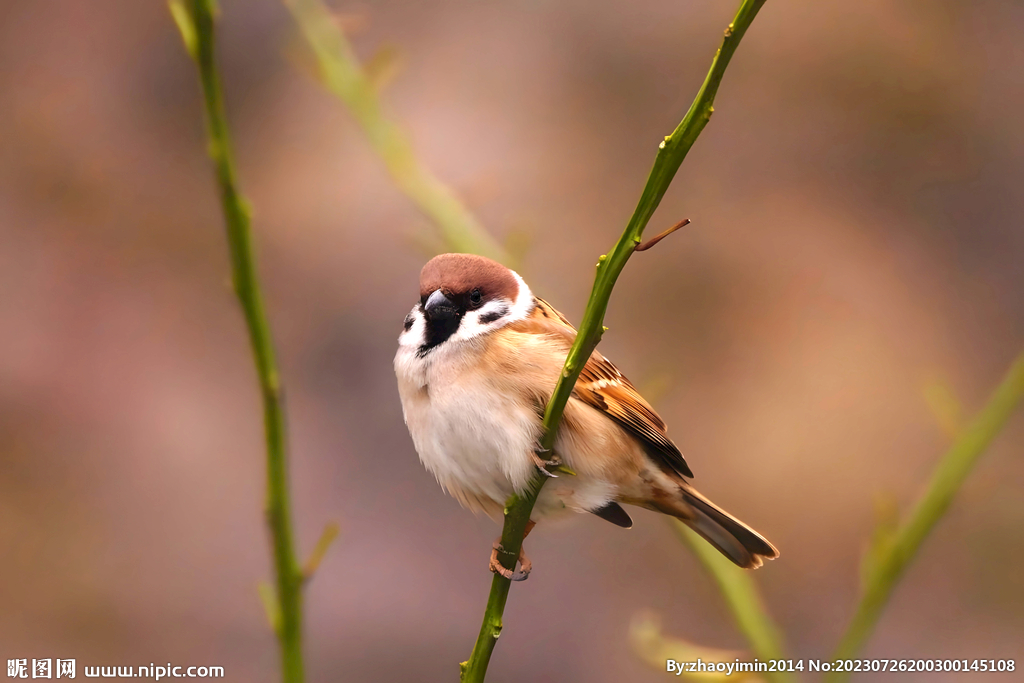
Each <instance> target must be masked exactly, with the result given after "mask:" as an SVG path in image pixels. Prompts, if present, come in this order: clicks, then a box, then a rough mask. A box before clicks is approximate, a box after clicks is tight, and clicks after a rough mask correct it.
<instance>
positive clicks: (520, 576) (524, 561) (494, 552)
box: [490, 520, 537, 581]
mask: <svg viewBox="0 0 1024 683" xmlns="http://www.w3.org/2000/svg"><path fill="white" fill-rule="evenodd" d="M536 525H537V523H536V522H534V521H533V520H530V521H528V522H527V523H526V531H525V532H523V541H525V540H526V537H527V536H529V535H530V532H531V531H533V527H535V526H536ZM498 553H502V554H505V555H509V554H511V553H509V552H507V551H506V550H505V549H504V548H503V547H502V546H501V537H500V536H499V537H498V540H496V541H495V542H494V545H493V546H491V562H490V569H491V571H492V572H495V573H496V574H501V575H502V576H504V577H505V578H506V579H508V580H509V581H525V580H526V577H528V576H529V575H530V572H531V571H532V570H533V562H530V558H528V557H527V556H526V551H525V550H523V546H521V545H520V546H519V558H518V559H519V571H517V572H516V571H512V570H511V569H506V568H505V566H504V565H503V564H501V562H499V561H498Z"/></svg>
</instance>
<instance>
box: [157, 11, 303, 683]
mask: <svg viewBox="0 0 1024 683" xmlns="http://www.w3.org/2000/svg"><path fill="white" fill-rule="evenodd" d="M215 11H216V6H215V3H214V0H189V3H188V5H187V6H186V5H185V4H184V3H183V2H181V0H176V1H174V2H172V3H171V13H172V16H173V17H174V20H175V23H176V24H177V25H178V28H179V30H180V31H181V34H182V39H183V40H184V41H185V47H186V49H187V50H188V52H189V54H190V55H191V56H192V58H193V59H194V60H195V62H196V65H197V66H198V68H199V77H200V80H201V82H202V86H203V100H204V103H205V107H206V130H207V136H208V151H209V155H210V159H211V160H212V161H213V166H214V171H215V173H216V177H217V183H218V186H219V188H220V200H221V207H222V209H223V211H224V220H225V223H226V225H227V236H228V245H229V248H230V252H231V274H232V282H233V284H234V289H235V293H236V294H237V295H238V301H239V303H240V304H241V305H242V311H243V313H244V316H245V323H246V326H247V328H248V331H249V341H250V343H251V344H252V351H253V356H254V358H255V362H256V372H257V375H258V377H259V386H260V394H261V395H262V399H263V425H264V435H265V437H266V444H267V498H266V515H267V522H268V524H269V526H270V533H271V537H272V539H273V550H274V553H273V556H274V569H275V572H276V577H277V586H276V588H277V596H276V597H277V605H276V609H275V610H273V611H272V614H273V615H274V619H273V621H274V623H275V624H276V626H277V637H278V640H279V641H280V646H281V669H282V674H283V680H284V681H285V683H300V682H301V681H302V680H303V664H302V572H301V570H300V569H299V565H298V562H297V561H296V556H295V543H294V540H293V533H292V521H291V506H290V502H289V497H288V463H287V457H286V453H285V424H284V407H283V405H282V396H281V382H280V378H279V375H278V371H277V362H276V360H275V358H274V348H273V345H272V343H271V338H270V326H269V324H268V322H267V314H266V311H265V310H264V307H263V300H262V296H261V294H260V284H259V278H258V276H257V273H256V265H255V259H254V258H253V248H252V236H251V229H250V216H249V208H248V205H247V203H246V201H245V199H244V198H243V197H242V196H241V194H240V193H239V191H238V182H237V179H236V173H235V163H234V159H233V156H232V152H231V144H230V140H229V135H228V124H227V117H226V115H225V110H224V95H223V93H222V91H221V86H220V77H219V75H218V73H217V68H216V64H215V61H214V37H215V33H214V14H215ZM268 612H269V610H268Z"/></svg>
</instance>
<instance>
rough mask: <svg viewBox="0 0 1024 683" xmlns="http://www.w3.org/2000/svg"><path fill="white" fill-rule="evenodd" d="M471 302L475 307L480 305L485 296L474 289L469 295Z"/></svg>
mask: <svg viewBox="0 0 1024 683" xmlns="http://www.w3.org/2000/svg"><path fill="white" fill-rule="evenodd" d="M469 300H470V301H471V302H472V303H473V305H474V306H475V305H477V304H479V303H480V302H481V301H482V300H483V295H482V294H480V290H479V289H474V290H473V291H472V292H470V293H469Z"/></svg>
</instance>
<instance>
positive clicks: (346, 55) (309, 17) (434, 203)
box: [284, 0, 510, 264]
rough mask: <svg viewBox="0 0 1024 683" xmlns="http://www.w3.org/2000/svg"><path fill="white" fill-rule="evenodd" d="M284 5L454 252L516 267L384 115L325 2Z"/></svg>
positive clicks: (399, 180) (329, 81) (340, 94)
mask: <svg viewBox="0 0 1024 683" xmlns="http://www.w3.org/2000/svg"><path fill="white" fill-rule="evenodd" d="M284 3H285V5H287V6H288V9H289V10H291V13H292V16H293V17H294V18H295V22H296V23H297V24H298V26H299V30H300V31H301V32H302V34H303V36H305V38H306V42H308V43H309V46H310V47H311V48H312V50H313V53H314V54H315V55H316V59H317V64H318V65H319V68H320V77H321V80H322V81H323V84H324V86H325V87H326V88H327V89H328V90H329V91H330V92H331V93H333V94H334V95H335V96H336V97H337V98H338V99H340V100H341V101H342V102H344V103H345V105H346V106H347V107H348V109H349V111H350V112H351V113H352V116H353V117H354V118H355V120H356V123H357V124H359V127H360V128H362V129H363V132H364V133H365V134H366V137H367V139H368V140H369V142H370V146H371V147H373V149H374V151H376V152H377V154H378V156H380V158H381V159H383V161H384V165H385V166H386V167H387V169H388V172H389V173H390V174H391V177H392V178H393V179H394V181H395V184H396V185H397V186H398V187H399V189H401V190H402V192H404V193H405V194H406V196H408V197H409V199H411V200H412V202H413V203H414V204H415V205H416V206H417V208H419V210H420V211H422V212H423V213H424V214H425V215H426V216H427V218H429V219H430V220H431V221H432V222H433V223H434V224H435V225H437V227H438V229H439V230H440V232H441V234H442V236H443V237H444V240H445V243H446V244H447V245H448V246H449V248H451V249H452V250H453V251H460V252H472V253H476V254H480V255H482V256H488V257H490V258H492V259H494V260H496V261H501V262H503V263H506V264H508V263H510V258H509V255H508V253H507V252H506V251H505V249H504V248H503V247H502V246H501V245H500V244H498V242H497V241H496V240H495V239H494V238H493V237H491V235H490V234H489V233H488V232H487V231H486V230H485V229H484V227H483V226H482V225H481V224H480V222H479V221H478V220H477V219H476V217H475V216H474V215H473V214H472V212H470V211H469V209H467V208H466V207H465V206H464V205H463V204H462V203H461V202H460V201H459V200H458V198H456V196H455V194H454V193H453V192H452V191H451V190H450V189H449V188H448V187H447V186H446V185H445V184H444V183H442V182H441V181H440V180H439V179H438V178H437V176H435V175H434V174H433V173H431V172H430V171H429V170H428V169H427V168H426V167H425V166H423V164H421V163H420V161H419V159H417V158H416V153H415V152H414V151H413V148H412V144H411V143H410V142H409V138H408V136H407V135H406V134H405V132H404V131H403V130H402V129H401V128H400V127H399V126H398V125H397V124H395V123H394V122H392V121H391V120H389V119H388V118H387V117H386V116H385V115H384V112H383V108H382V107H381V103H380V98H379V97H378V95H377V89H376V87H375V86H374V84H373V82H372V81H371V79H370V78H369V77H368V76H367V74H366V71H365V69H363V67H362V65H361V64H360V63H359V60H358V59H357V58H356V56H355V53H354V52H353V50H352V46H351V45H350V44H349V42H348V40H347V38H346V37H345V34H344V32H342V30H341V29H340V27H339V26H338V23H337V22H336V21H334V19H333V17H332V16H331V13H330V10H328V9H327V7H326V6H325V5H324V3H323V2H322V1H321V0H284Z"/></svg>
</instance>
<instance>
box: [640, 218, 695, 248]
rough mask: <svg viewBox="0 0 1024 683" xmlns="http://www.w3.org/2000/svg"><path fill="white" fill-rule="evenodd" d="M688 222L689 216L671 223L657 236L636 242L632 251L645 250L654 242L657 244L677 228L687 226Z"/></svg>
mask: <svg viewBox="0 0 1024 683" xmlns="http://www.w3.org/2000/svg"><path fill="white" fill-rule="evenodd" d="M689 224H690V219H689V218H684V219H683V220H681V221H679V222H678V223H676V224H675V225H673V226H672V227H671V228H669V229H668V230H666V231H665V232H663V233H661V234H660V235H658V236H657V237H652V238H651V239H649V240H647V241H646V242H644V243H643V244H639V243H638V244H637V245H636V246H635V247H633V251H647V250H648V249H650V248H651V247H653V246H654V245H655V244H657V243H658V242H660V241H662V240H663V239H665V238H666V237H668V236H669V235H671V234H672V233H674V232H675V231H676V230H678V229H679V228H682V227H684V226H687V225H689Z"/></svg>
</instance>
